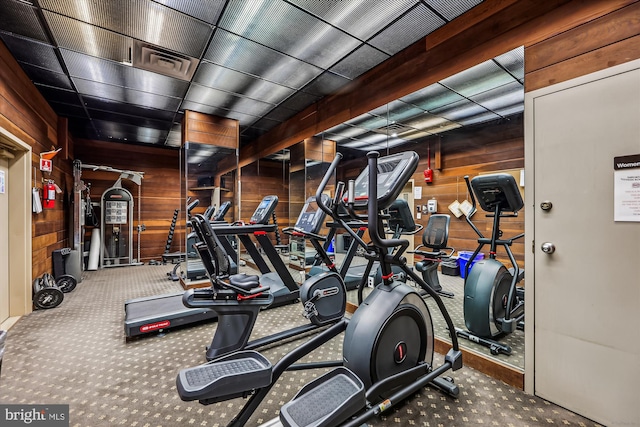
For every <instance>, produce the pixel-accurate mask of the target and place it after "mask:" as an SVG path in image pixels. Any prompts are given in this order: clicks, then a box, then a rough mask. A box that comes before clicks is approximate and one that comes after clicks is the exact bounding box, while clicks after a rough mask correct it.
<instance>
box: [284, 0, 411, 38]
mask: <svg viewBox="0 0 640 427" xmlns="http://www.w3.org/2000/svg"><path fill="white" fill-rule="evenodd" d="M290 1H291V3H293V4H295V5H296V6H298V7H300V8H302V9H305V10H307V11H308V12H310V13H312V14H313V15H315V16H317V17H319V18H320V19H322V20H324V21H327V22H328V23H330V24H331V25H333V26H335V27H338V28H340V29H342V30H344V31H345V32H346V33H349V34H352V35H354V36H355V37H357V38H359V39H361V40H366V39H368V38H369V37H371V36H372V35H374V34H375V33H377V32H378V31H380V29H381V28H384V27H385V26H386V25H388V24H389V23H390V22H393V20H395V19H396V18H398V17H399V16H400V15H402V14H403V13H404V12H405V11H406V10H407V9H408V8H410V7H412V6H414V5H415V4H416V3H417V1H416V0H393V1H389V0H368V1H366V2H357V1H308V0H290Z"/></svg>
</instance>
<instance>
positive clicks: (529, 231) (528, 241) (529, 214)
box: [524, 59, 640, 395]
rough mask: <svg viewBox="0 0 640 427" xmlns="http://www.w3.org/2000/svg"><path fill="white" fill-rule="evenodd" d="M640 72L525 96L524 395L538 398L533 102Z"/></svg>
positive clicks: (606, 73) (581, 80)
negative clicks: (525, 279) (576, 88)
mask: <svg viewBox="0 0 640 427" xmlns="http://www.w3.org/2000/svg"><path fill="white" fill-rule="evenodd" d="M638 68H640V59H635V60H632V61H629V62H626V63H624V64H620V65H616V66H613V67H609V68H606V69H603V70H599V71H595V72H593V73H590V74H586V75H584V76H580V77H576V78H574V79H571V80H567V81H564V82H561V83H557V84H554V85H551V86H547V87H544V88H541V89H537V90H535V91H532V92H526V93H525V101H524V163H525V168H524V170H525V182H526V185H527V193H528V194H530V197H529V198H528V199H527V200H525V227H524V229H525V237H524V239H525V248H531V250H525V265H528V266H530V268H529V269H527V298H526V299H525V312H526V313H527V320H526V322H525V376H524V379H525V381H524V391H525V392H526V393H529V394H532V395H535V391H536V390H535V328H534V324H535V304H534V300H535V291H536V286H535V268H534V266H535V254H534V245H535V241H534V236H535V234H534V233H535V222H534V219H535V203H536V200H535V174H534V170H535V169H534V167H535V160H536V159H535V158H534V156H535V139H534V101H535V99H536V98H538V97H541V96H544V95H548V94H551V93H554V92H558V91H562V90H566V89H569V88H573V87H576V86H579V85H583V84H588V83H590V82H593V81H596V80H601V79H605V78H607V77H611V76H614V75H617V74H621V73H624V72H627V71H632V70H635V69H638Z"/></svg>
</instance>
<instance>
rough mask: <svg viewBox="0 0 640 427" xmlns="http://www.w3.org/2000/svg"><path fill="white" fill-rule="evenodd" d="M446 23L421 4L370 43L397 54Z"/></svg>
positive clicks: (386, 51)
mask: <svg viewBox="0 0 640 427" xmlns="http://www.w3.org/2000/svg"><path fill="white" fill-rule="evenodd" d="M445 23H446V22H445V21H444V20H443V19H442V18H440V17H439V16H438V15H436V14H435V13H433V11H431V10H430V9H429V8H427V7H426V6H424V5H423V4H420V5H418V7H416V8H415V9H411V10H410V11H409V12H408V13H407V14H405V15H403V16H402V17H401V18H400V19H399V20H397V21H396V22H394V23H393V24H391V25H390V26H389V27H387V28H386V29H385V30H384V31H382V32H381V33H380V34H378V35H376V36H375V37H373V38H372V39H371V40H370V41H369V44H371V45H372V46H375V47H377V48H378V49H380V50H382V51H383V52H385V53H387V54H389V55H395V54H396V53H398V52H400V51H401V50H403V49H404V48H406V47H407V46H409V45H410V44H412V43H414V42H416V41H418V40H419V39H421V38H422V37H424V36H426V35H427V34H429V33H431V32H432V31H434V30H436V29H437V28H440V27H441V26H443V25H444V24H445Z"/></svg>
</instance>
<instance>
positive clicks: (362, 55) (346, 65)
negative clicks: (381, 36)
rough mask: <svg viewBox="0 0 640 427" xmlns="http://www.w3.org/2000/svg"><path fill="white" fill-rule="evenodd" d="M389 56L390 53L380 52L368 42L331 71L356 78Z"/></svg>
mask: <svg viewBox="0 0 640 427" xmlns="http://www.w3.org/2000/svg"><path fill="white" fill-rule="evenodd" d="M388 58H389V55H387V54H386V53H383V52H380V51H379V50H378V49H374V48H373V47H371V46H369V45H367V44H363V45H361V46H360V47H359V48H357V49H356V50H355V51H353V52H352V53H350V54H349V55H347V56H346V57H345V58H343V59H342V60H340V62H338V63H337V64H336V65H334V66H333V67H331V68H330V69H329V71H331V72H333V73H336V74H339V75H341V76H344V77H346V78H348V79H355V78H356V77H358V76H360V75H361V74H363V73H364V72H366V71H369V70H370V69H371V68H373V67H375V66H376V65H378V64H380V63H381V62H384V61H385V60H387V59H388Z"/></svg>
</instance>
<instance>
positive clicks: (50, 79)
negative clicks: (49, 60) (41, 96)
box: [20, 63, 73, 89]
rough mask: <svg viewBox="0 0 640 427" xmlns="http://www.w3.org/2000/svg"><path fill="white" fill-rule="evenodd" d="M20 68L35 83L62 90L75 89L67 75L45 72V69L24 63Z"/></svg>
mask: <svg viewBox="0 0 640 427" xmlns="http://www.w3.org/2000/svg"><path fill="white" fill-rule="evenodd" d="M20 66H21V67H22V69H23V70H24V72H25V73H27V76H28V77H29V78H30V79H31V81H32V82H33V83H37V84H42V85H46V86H53V87H58V88H62V89H73V86H71V80H69V77H67V75H66V74H60V73H53V72H51V71H49V70H45V69H44V68H40V67H35V66H33V65H29V64H24V63H20Z"/></svg>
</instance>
